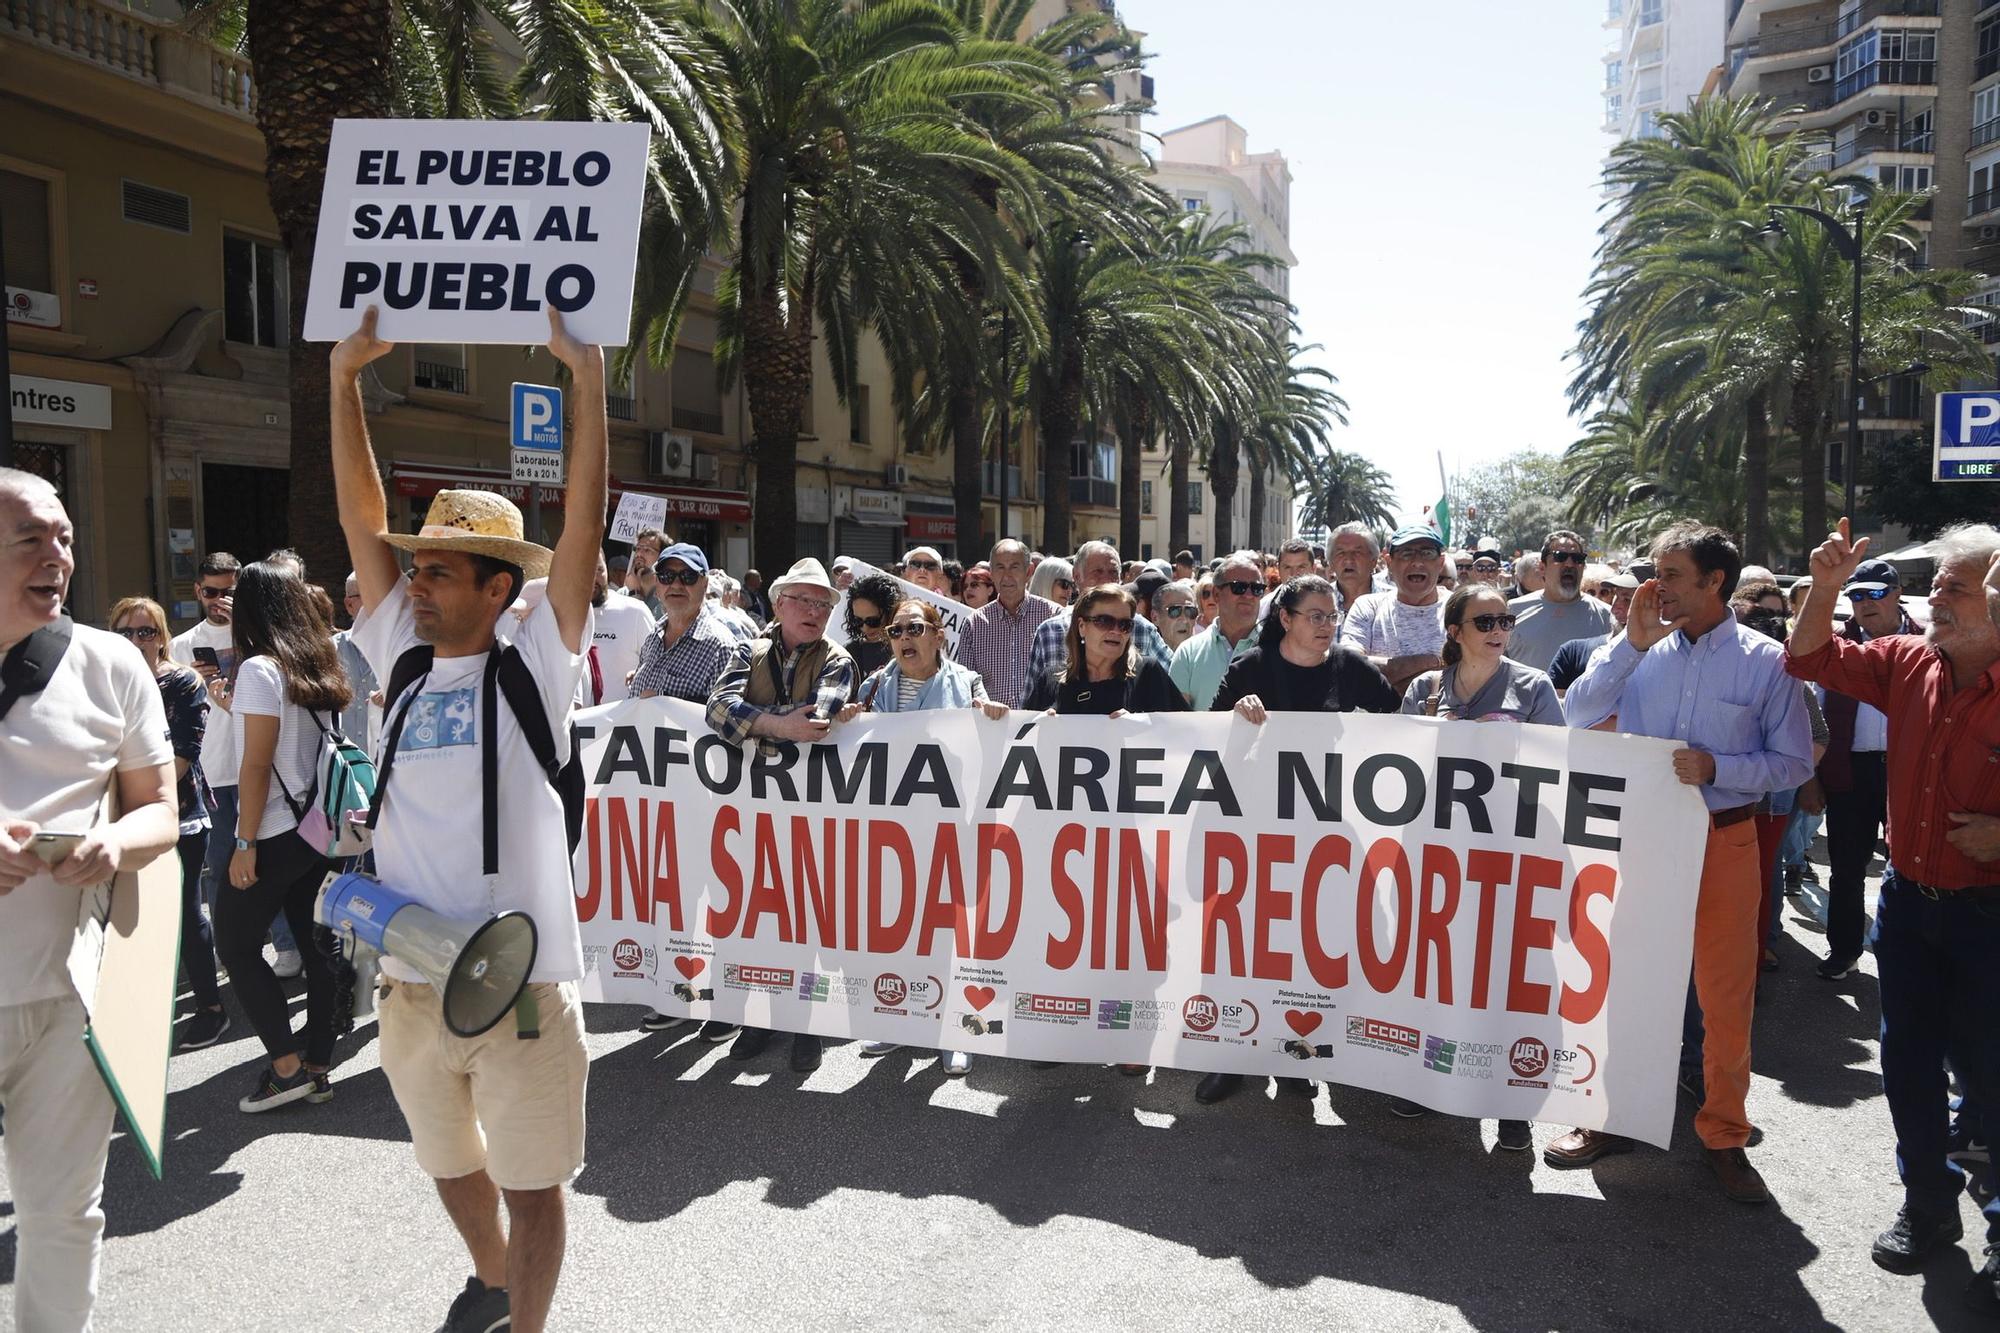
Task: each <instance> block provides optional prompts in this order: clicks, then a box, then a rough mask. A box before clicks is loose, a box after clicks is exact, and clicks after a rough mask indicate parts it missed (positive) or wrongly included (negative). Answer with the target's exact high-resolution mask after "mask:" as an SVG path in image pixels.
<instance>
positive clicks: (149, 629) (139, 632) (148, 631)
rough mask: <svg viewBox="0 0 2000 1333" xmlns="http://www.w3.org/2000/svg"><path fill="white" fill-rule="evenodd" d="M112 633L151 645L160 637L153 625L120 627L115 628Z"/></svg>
mask: <svg viewBox="0 0 2000 1333" xmlns="http://www.w3.org/2000/svg"><path fill="white" fill-rule="evenodd" d="M111 632H112V633H113V634H120V635H123V636H124V637H126V638H128V639H138V640H139V641H140V642H142V643H151V642H152V641H153V640H154V639H157V638H159V637H160V631H159V630H157V629H155V628H154V627H153V626H151V625H119V626H116V627H114V628H113V629H112V631H111Z"/></svg>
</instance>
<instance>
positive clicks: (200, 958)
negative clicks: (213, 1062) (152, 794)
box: [111, 597, 229, 1051]
mask: <svg viewBox="0 0 2000 1333" xmlns="http://www.w3.org/2000/svg"><path fill="white" fill-rule="evenodd" d="M111 632H112V633H113V634H116V635H118V636H120V637H121V638H123V639H124V640H125V641H126V642H127V643H130V644H131V645H132V646H133V647H134V648H137V649H138V650H139V655H140V656H141V657H144V658H145V659H146V665H147V666H149V667H151V668H152V669H153V679H155V680H157V681H158V682H159V683H160V700H161V702H162V703H164V704H165V705H166V709H167V739H168V741H170V742H171V743H172V745H173V748H174V777H175V779H176V781H177V784H178V796H179V802H180V820H181V836H180V845H179V850H180V858H181V971H183V972H185V973H187V981H188V989H189V990H191V991H193V992H194V1016H193V1017H192V1018H190V1019H189V1020H188V1021H187V1023H186V1024H185V1025H184V1026H183V1027H182V1028H181V1034H180V1041H179V1043H178V1046H177V1049H179V1050H183V1051H192V1050H198V1049H200V1048H201V1047H203V1046H213V1045H215V1043H216V1042H217V1041H219V1040H221V1038H222V1034H223V1033H225V1032H227V1031H228V1030H229V1015H228V1013H227V1012H225V1011H224V1009H223V1007H222V991H221V989H220V987H219V986H218V985H217V982H216V976H215V937H214V936H213V935H212V934H211V933H210V932H209V924H208V918H207V917H204V916H203V915H202V914H201V869H202V866H203V865H205V864H207V860H206V858H207V856H208V838H209V831H208V825H209V819H208V804H209V800H210V796H209V792H208V780H207V779H206V778H205V777H203V775H202V771H201V739H202V736H203V735H204V734H206V732H207V730H208V691H207V690H206V689H205V688H204V687H203V685H202V683H201V677H200V676H198V675H196V674H195V673H194V672H193V670H191V669H190V668H189V667H187V666H186V665H185V664H183V663H178V662H174V661H171V660H170V659H169V658H168V656H167V645H168V643H169V642H171V640H170V638H169V636H168V633H167V613H166V610H165V609H164V608H162V607H161V605H160V604H159V603H158V602H156V601H154V600H153V599H152V598H150V597H127V598H125V599H123V600H122V601H120V602H119V603H118V604H117V605H116V606H114V607H112V608H111Z"/></svg>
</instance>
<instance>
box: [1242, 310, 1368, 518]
mask: <svg viewBox="0 0 2000 1333" xmlns="http://www.w3.org/2000/svg"><path fill="white" fill-rule="evenodd" d="M1316 350H1318V349H1317V347H1314V348H1304V349H1302V348H1300V347H1299V346H1298V344H1297V343H1294V342H1290V341H1286V342H1284V343H1281V344H1280V343H1277V342H1276V340H1272V352H1273V354H1274V355H1275V356H1277V357H1280V358H1282V360H1280V361H1279V362H1278V364H1277V365H1276V367H1275V371H1276V373H1275V374H1267V375H1265V376H1262V377H1260V382H1259V385H1258V389H1259V397H1258V399H1257V401H1256V403H1255V405H1254V406H1255V415H1254V416H1252V417H1251V418H1250V419H1249V421H1248V422H1247V423H1246V424H1245V429H1244V431H1243V433H1242V438H1241V440H1240V441H1236V440H1230V441H1228V442H1229V443H1230V444H1232V445H1234V444H1238V443H1240V445H1241V447H1242V456H1243V458H1244V459H1246V460H1247V461H1248V462H1249V464H1250V532H1249V544H1250V545H1251V546H1253V547H1257V548H1259V549H1261V548H1262V545H1263V541H1264V496H1263V488H1264V487H1263V483H1264V477H1265V475H1266V474H1267V473H1275V474H1279V475H1282V476H1286V477H1305V476H1308V475H1310V473H1311V471H1312V468H1313V465H1314V461H1315V459H1317V458H1318V457H1320V456H1322V455H1324V454H1325V453H1326V452H1327V451H1328V450H1330V449H1331V448H1332V422H1334V421H1338V422H1340V423H1341V424H1342V425H1346V424H1347V400H1346V399H1344V398H1342V397H1341V396H1340V395H1339V394H1338V393H1336V392H1334V389H1333V385H1334V384H1335V383H1337V381H1336V380H1335V379H1334V377H1333V376H1332V375H1331V374H1329V373H1328V372H1327V371H1324V370H1322V369H1320V368H1319V367H1317V366H1306V365H1300V364H1299V363H1298V358H1299V356H1300V355H1302V354H1303V353H1304V352H1305V351H1316ZM1224 443H1225V436H1224V435H1222V434H1221V433H1218V434H1217V436H1216V449H1215V452H1214V453H1213V454H1212V455H1211V456H1210V458H1209V461H1208V484H1209V488H1210V489H1211V490H1213V491H1214V492H1215V524H1214V528H1215V549H1216V551H1217V552H1223V551H1228V550H1231V549H1233V546H1234V544H1235V536H1236V534H1235V530H1234V518H1235V516H1234V515H1233V514H1232V513H1231V512H1230V510H1231V507H1232V505H1233V504H1234V502H1235V499H1236V483H1237V477H1236V471H1237V469H1236V457H1235V455H1236V449H1234V448H1229V449H1228V450H1227V451H1226V452H1227V455H1228V456H1227V458H1226V459H1225V457H1224V455H1225V448H1224ZM1218 460H1222V461H1223V462H1224V467H1218V466H1217V462H1218Z"/></svg>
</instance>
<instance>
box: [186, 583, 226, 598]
mask: <svg viewBox="0 0 2000 1333" xmlns="http://www.w3.org/2000/svg"><path fill="white" fill-rule="evenodd" d="M194 593H195V596H197V597H199V598H201V599H202V600H203V601H204V602H212V601H214V600H215V599H216V598H218V597H234V596H235V595H236V589H235V588H233V587H231V588H211V587H209V586H208V585H207V584H202V583H198V584H196V585H195V589H194Z"/></svg>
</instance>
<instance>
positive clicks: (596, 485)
mask: <svg viewBox="0 0 2000 1333" xmlns="http://www.w3.org/2000/svg"><path fill="white" fill-rule="evenodd" d="M549 351H551V352H553V353H554V354H555V357H556V359H557V360H558V361H561V362H562V363H563V364H564V365H565V366H567V367H569V373H570V384H569V405H570V438H569V460H568V465H569V466H568V479H567V481H566V483H565V494H564V500H563V530H562V536H561V537H559V538H557V539H556V553H555V559H554V560H553V561H551V562H550V564H549V588H548V599H549V609H550V610H552V611H553V612H555V617H556V630H557V632H558V633H560V634H561V635H562V641H563V643H564V644H565V645H567V646H568V648H569V650H570V651H571V652H573V653H580V652H582V651H583V650H584V648H585V647H586V646H587V645H585V644H584V642H583V627H584V623H585V622H586V621H587V620H588V619H589V618H590V595H591V592H592V590H593V586H594V585H595V583H596V580H597V555H598V552H599V550H601V549H602V547H603V545H604V508H605V505H606V503H607V502H608V491H607V487H608V486H609V484H610V483H609V479H608V477H607V475H606V474H607V473H608V472H609V470H610V457H609V453H610V447H611V446H610V426H609V423H608V422H607V421H606V419H605V409H604V351H603V349H602V348H600V347H598V346H596V345H595V344H593V343H580V342H578V341H577V340H576V339H575V338H573V337H571V336H570V333H569V331H568V330H567V329H565V328H563V322H562V315H561V313H560V312H558V311H557V310H556V309H555V308H554V307H553V306H552V307H550V309H549ZM377 493H378V494H379V493H380V492H379V491H378V492H377Z"/></svg>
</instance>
